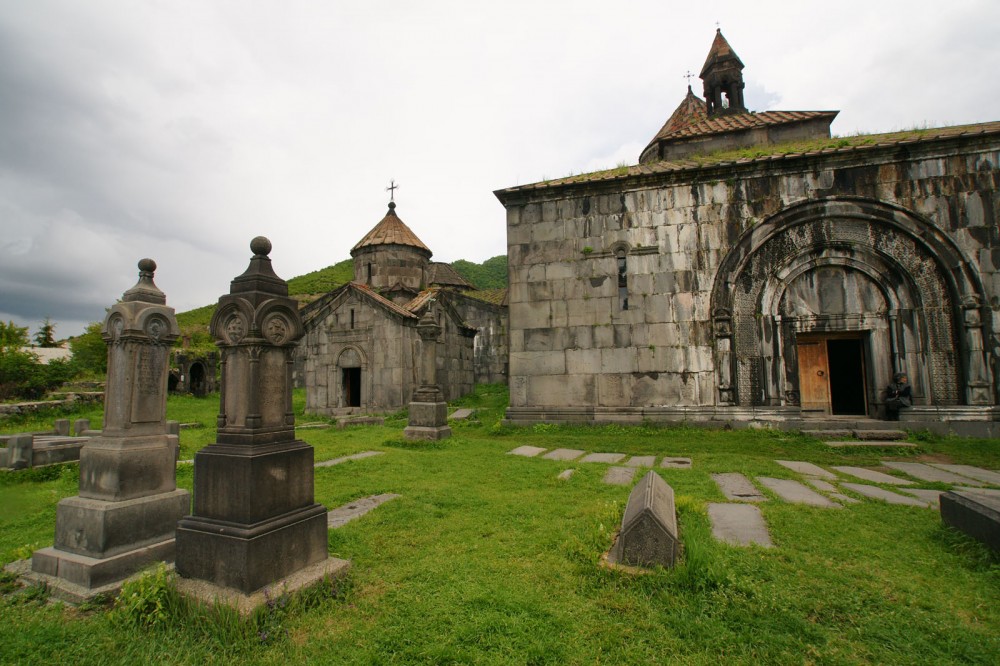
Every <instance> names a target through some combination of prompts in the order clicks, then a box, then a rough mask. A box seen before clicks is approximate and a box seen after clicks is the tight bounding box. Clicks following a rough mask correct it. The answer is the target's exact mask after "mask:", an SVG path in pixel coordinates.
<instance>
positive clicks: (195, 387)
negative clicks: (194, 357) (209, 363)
mask: <svg viewBox="0 0 1000 666" xmlns="http://www.w3.org/2000/svg"><path fill="white" fill-rule="evenodd" d="M188 375H189V383H188V386H189V387H190V390H191V393H192V394H193V395H195V396H198V397H199V398H203V397H205V395H206V394H207V393H208V388H207V385H206V383H205V364H204V363H202V362H201V361H195V362H194V363H192V364H191V368H190V370H188Z"/></svg>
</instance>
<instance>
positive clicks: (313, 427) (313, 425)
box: [181, 422, 330, 430]
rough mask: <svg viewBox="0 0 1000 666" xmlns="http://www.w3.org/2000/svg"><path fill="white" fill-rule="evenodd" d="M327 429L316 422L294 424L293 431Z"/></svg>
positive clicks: (326, 424) (326, 425)
mask: <svg viewBox="0 0 1000 666" xmlns="http://www.w3.org/2000/svg"><path fill="white" fill-rule="evenodd" d="M184 425H185V424H183V423H182V424H181V428H183V427H184ZM189 427H190V426H189ZM329 427H330V424H329V423H320V422H316V423H303V424H301V425H300V424H298V423H297V424H295V429H296V430H317V429H324V428H329Z"/></svg>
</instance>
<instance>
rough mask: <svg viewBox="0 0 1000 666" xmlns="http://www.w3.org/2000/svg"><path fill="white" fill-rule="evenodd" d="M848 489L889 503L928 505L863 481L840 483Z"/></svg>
mask: <svg viewBox="0 0 1000 666" xmlns="http://www.w3.org/2000/svg"><path fill="white" fill-rule="evenodd" d="M840 485H842V486H843V487H845V488H847V489H848V490H853V491H854V492H856V493H857V494H859V495H864V496H865V497H870V498H871V499H877V500H882V501H883V502H888V503H889V504H903V505H906V506H922V507H927V506H929V505H928V504H927V502H924V501H922V500H918V499H916V498H915V497H907V496H906V495H900V494H899V493H894V492H892V491H891V490H885V489H884V488H879V487H878V486H867V485H865V484H863V483H842V484H840Z"/></svg>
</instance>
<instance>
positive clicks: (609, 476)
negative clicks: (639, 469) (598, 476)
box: [604, 467, 635, 486]
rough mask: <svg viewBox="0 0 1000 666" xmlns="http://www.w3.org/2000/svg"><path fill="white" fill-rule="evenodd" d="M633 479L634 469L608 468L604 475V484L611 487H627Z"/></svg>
mask: <svg viewBox="0 0 1000 666" xmlns="http://www.w3.org/2000/svg"><path fill="white" fill-rule="evenodd" d="M633 478H635V467H609V468H608V471H607V472H605V473H604V483H607V484H609V485H612V486H627V485H628V484H630V483H632V479H633Z"/></svg>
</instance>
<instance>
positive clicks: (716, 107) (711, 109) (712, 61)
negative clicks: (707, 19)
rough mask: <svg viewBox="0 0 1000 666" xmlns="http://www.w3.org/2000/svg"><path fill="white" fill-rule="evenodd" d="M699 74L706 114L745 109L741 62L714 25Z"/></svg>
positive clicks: (736, 111) (714, 114) (744, 111)
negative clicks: (711, 39)
mask: <svg viewBox="0 0 1000 666" xmlns="http://www.w3.org/2000/svg"><path fill="white" fill-rule="evenodd" d="M699 77H700V78H701V80H702V81H703V82H704V83H705V102H706V104H707V106H708V115H709V116H717V115H721V114H726V113H747V107H746V104H744V102H743V85H744V84H743V62H742V61H741V60H740V57H739V56H738V55H736V52H735V51H733V48H732V47H731V46H730V45H729V42H727V41H726V38H725V37H723V36H722V30H720V29H718V28H716V30H715V41H713V42H712V48H711V49H710V50H709V52H708V58H706V59H705V65H704V66H703V67H702V68H701V74H700V75H699Z"/></svg>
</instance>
